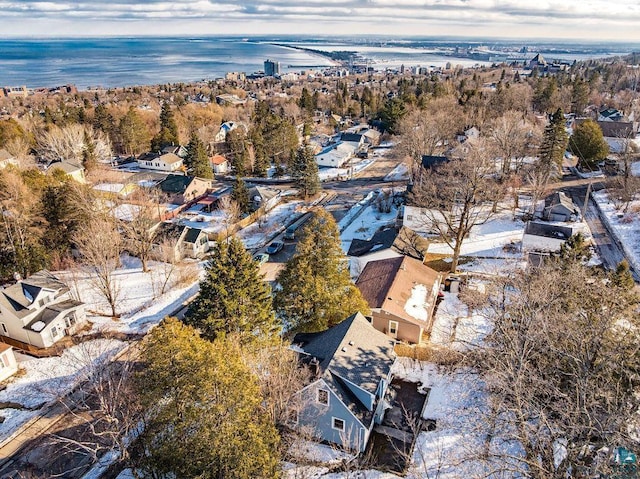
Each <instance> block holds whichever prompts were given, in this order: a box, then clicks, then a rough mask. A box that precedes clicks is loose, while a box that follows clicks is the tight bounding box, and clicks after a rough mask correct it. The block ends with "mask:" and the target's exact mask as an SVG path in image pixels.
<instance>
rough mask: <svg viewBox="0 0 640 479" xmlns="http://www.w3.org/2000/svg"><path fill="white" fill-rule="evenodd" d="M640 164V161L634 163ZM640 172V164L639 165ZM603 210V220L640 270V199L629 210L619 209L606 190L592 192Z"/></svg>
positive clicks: (636, 268)
mask: <svg viewBox="0 0 640 479" xmlns="http://www.w3.org/2000/svg"><path fill="white" fill-rule="evenodd" d="M634 165H640V163H634ZM638 170H639V172H640V166H639V167H638ZM591 195H592V197H593V199H594V201H595V202H596V203H597V204H598V208H599V209H600V211H601V212H602V215H601V216H602V217H603V220H604V221H605V222H606V224H607V226H608V227H609V229H610V230H612V232H613V233H614V234H615V235H616V237H617V239H618V241H619V242H620V243H622V245H623V248H624V252H625V256H626V257H627V258H628V260H629V262H630V263H631V264H632V265H633V268H634V269H635V270H636V271H640V201H634V202H632V203H631V205H630V206H629V208H628V210H627V212H626V213H625V212H623V211H621V210H618V209H617V208H616V206H615V204H614V203H613V202H612V201H610V200H609V195H608V194H607V193H606V191H598V192H594V193H592V194H591Z"/></svg>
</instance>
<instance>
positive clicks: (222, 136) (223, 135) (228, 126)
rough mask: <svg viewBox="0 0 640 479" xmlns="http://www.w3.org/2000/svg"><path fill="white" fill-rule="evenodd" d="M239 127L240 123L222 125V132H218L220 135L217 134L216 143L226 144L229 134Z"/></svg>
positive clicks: (232, 122)
mask: <svg viewBox="0 0 640 479" xmlns="http://www.w3.org/2000/svg"><path fill="white" fill-rule="evenodd" d="M238 126H239V123H237V122H235V121H225V122H224V123H223V124H222V125H220V130H218V133H216V136H215V137H214V141H215V142H216V143H222V142H224V141H225V140H226V139H227V135H228V134H229V132H230V131H233V130H235V129H236V128H238Z"/></svg>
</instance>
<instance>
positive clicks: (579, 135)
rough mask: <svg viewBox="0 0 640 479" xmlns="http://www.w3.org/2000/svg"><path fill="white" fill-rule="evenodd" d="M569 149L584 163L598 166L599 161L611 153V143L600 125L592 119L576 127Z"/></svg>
mask: <svg viewBox="0 0 640 479" xmlns="http://www.w3.org/2000/svg"><path fill="white" fill-rule="evenodd" d="M569 149H570V150H571V152H572V153H573V154H574V155H576V156H577V157H578V158H580V163H581V164H582V165H584V166H587V167H590V168H593V167H597V165H598V162H599V161H601V160H603V159H604V158H606V157H607V155H608V154H609V145H608V144H607V142H606V140H605V139H604V136H603V135H602V130H601V129H600V126H599V125H598V124H597V123H596V122H595V121H593V120H591V119H589V120H585V121H583V122H582V123H580V124H579V125H578V126H576V127H575V129H574V130H573V135H571V138H569Z"/></svg>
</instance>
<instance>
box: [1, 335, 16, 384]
mask: <svg viewBox="0 0 640 479" xmlns="http://www.w3.org/2000/svg"><path fill="white" fill-rule="evenodd" d="M17 372H18V363H17V362H16V357H15V355H14V354H13V347H11V346H10V345H9V344H4V343H0V381H4V380H5V379H8V378H10V377H11V376H13V375H14V374H15V373H17Z"/></svg>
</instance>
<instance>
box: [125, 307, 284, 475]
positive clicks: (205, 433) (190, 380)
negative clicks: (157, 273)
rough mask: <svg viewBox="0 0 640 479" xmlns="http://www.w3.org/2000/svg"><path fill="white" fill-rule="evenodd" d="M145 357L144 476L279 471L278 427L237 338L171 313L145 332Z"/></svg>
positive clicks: (139, 385) (140, 386)
mask: <svg viewBox="0 0 640 479" xmlns="http://www.w3.org/2000/svg"><path fill="white" fill-rule="evenodd" d="M141 359H142V362H143V364H144V366H145V367H144V369H142V371H141V372H140V373H139V375H138V377H137V381H136V389H137V391H138V394H139V396H140V401H141V404H142V406H143V407H144V408H145V409H147V410H148V411H150V414H148V415H146V416H145V424H144V428H143V431H144V432H143V433H142V435H141V436H140V442H141V445H142V447H141V448H140V451H141V457H140V458H139V459H140V460H139V464H140V469H141V472H143V474H144V476H145V477H147V475H148V477H180V478H187V479H195V478H198V479H217V478H222V477H224V478H229V479H253V478H264V479H267V478H276V477H279V470H280V461H279V455H278V445H279V437H278V433H277V431H276V428H275V426H274V424H273V421H272V420H271V419H270V418H269V416H268V414H267V413H266V412H265V410H264V408H263V405H262V404H263V401H264V399H263V397H262V394H261V391H260V387H259V384H258V381H257V378H256V376H255V375H254V374H253V372H252V371H251V370H250V369H249V366H247V364H246V362H245V360H244V358H243V356H242V354H241V350H240V348H239V347H238V345H237V344H235V343H233V342H230V341H227V340H223V339H218V340H216V341H214V342H209V341H206V340H205V339H202V338H200V337H199V335H198V333H197V331H196V330H195V329H193V328H191V327H188V326H185V325H183V324H182V323H180V321H178V320H177V319H175V318H167V319H165V320H163V321H162V323H160V325H159V326H158V327H157V328H155V329H154V330H153V331H152V332H151V333H150V334H149V335H148V336H147V337H146V338H145V341H144V343H143V346H142V354H141Z"/></svg>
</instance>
